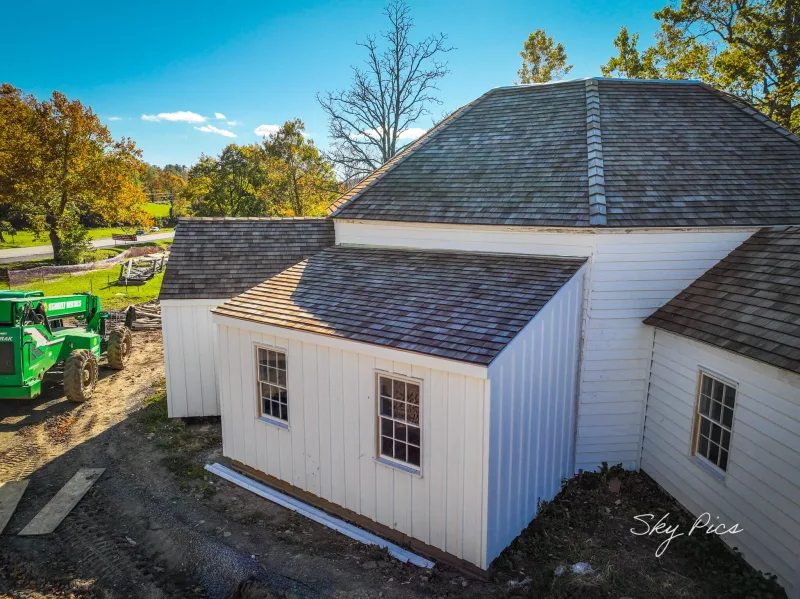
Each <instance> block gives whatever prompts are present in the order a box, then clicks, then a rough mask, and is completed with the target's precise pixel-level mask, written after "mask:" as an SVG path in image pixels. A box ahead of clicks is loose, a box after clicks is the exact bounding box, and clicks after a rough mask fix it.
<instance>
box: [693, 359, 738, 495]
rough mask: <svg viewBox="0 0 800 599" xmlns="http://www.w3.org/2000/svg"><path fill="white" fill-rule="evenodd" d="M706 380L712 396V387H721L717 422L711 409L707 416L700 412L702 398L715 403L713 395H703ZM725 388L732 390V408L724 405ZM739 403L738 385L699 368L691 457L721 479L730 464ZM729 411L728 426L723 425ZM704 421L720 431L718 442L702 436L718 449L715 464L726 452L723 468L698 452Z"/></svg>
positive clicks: (710, 403) (725, 474)
mask: <svg viewBox="0 0 800 599" xmlns="http://www.w3.org/2000/svg"><path fill="white" fill-rule="evenodd" d="M704 377H705V378H708V379H710V380H711V385H712V391H711V392H712V394H713V391H714V385H717V384H719V385H723V389H722V401H721V402H720V403H721V408H720V413H719V420H716V419H715V418H714V417H713V410H712V409H711V407H710V408H709V414H704V413H702V411H701V408H702V402H703V398H704V397H708V401H709V405H710V406H712V405H713V403H714V402H715V401H716V400H714V399H713V395H707V394H704V393H703V378H704ZM725 388H728V389H732V390H733V407H730V406H728V405H727V403H726V401H725V400H726V391H725ZM738 403H739V385H738V383H736V382H735V381H733V380H731V379H729V378H728V377H726V376H723V375H721V374H719V373H717V372H714V371H712V370H709V369H706V368H703V367H700V369H699V370H698V375H697V392H696V394H695V404H694V411H693V414H692V441H691V448H690V449H691V456H692V457H693V458H694V459H695V460H698V461H699V462H700V463H701V465H702V466H704V467H706V468H711V469H712V473H713V474H715V475H717V476H719V477H722V478H723V479H724V477H726V476H727V474H728V470H729V468H730V464H731V452H732V449H733V434H734V431H733V425H734V423H735V420H736V406H737V405H738ZM727 409H730V411H731V417H730V425H727V424H725V423H724V414H725V410H727ZM704 420H707V421H708V422H709V423H710V426H711V427H713V426H714V425H716V426H719V427H720V428H721V429H722V431H721V433H720V440H719V442H716V441H713V440H711V435H710V434H709V435H708V436H706V435H702V436H703V437H704V438H706V439H707V440H708V441H707V442H708V443H709V444H714V445H716V446H718V447H719V452H720V453H719V454H718V456H717V462H719V460H720V456H721V455H722V451H726V452H727V453H728V457H727V460H726V462H725V468H721V467H720V466H719V465H718V463H715V462H713V461H711V460H710V459H709V458H708V457H706V456H705V455H704V454H703V453H701V452H700V451H699V447H700V437H701V426H702V423H703V421H704ZM726 432H727V434H728V444H727V447H724V445H723V439H724V436H725V433H726Z"/></svg>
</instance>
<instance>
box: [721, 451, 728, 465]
mask: <svg viewBox="0 0 800 599" xmlns="http://www.w3.org/2000/svg"><path fill="white" fill-rule="evenodd" d="M719 467H720V468H722V469H723V470H727V469H728V452H727V451H725V450H724V449H723V450H722V451H720V452H719Z"/></svg>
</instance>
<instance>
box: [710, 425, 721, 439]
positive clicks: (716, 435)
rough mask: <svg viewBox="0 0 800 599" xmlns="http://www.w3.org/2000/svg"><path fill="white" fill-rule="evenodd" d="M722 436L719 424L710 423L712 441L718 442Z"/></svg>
mask: <svg viewBox="0 0 800 599" xmlns="http://www.w3.org/2000/svg"><path fill="white" fill-rule="evenodd" d="M721 438H722V427H720V425H719V424H712V425H711V440H712V441H713V442H714V443H719V442H720V439H721Z"/></svg>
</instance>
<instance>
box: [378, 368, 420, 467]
mask: <svg viewBox="0 0 800 599" xmlns="http://www.w3.org/2000/svg"><path fill="white" fill-rule="evenodd" d="M377 382H378V454H379V455H380V457H382V458H388V459H389V460H392V461H395V462H400V463H401V464H403V465H405V466H410V467H411V468H413V469H414V470H419V468H420V464H421V463H422V462H421V457H422V456H421V454H420V452H421V450H422V439H421V434H420V384H419V383H418V382H413V381H409V380H406V379H400V378H395V377H391V376H387V375H384V374H378V381H377Z"/></svg>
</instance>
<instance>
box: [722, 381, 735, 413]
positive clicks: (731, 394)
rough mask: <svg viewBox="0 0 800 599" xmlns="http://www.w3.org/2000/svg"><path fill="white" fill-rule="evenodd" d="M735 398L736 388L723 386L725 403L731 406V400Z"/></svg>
mask: <svg viewBox="0 0 800 599" xmlns="http://www.w3.org/2000/svg"><path fill="white" fill-rule="evenodd" d="M735 399H736V389H734V388H733V387H728V386H727V385H726V386H725V405H726V406H728V407H729V408H732V407H733V402H734V401H735Z"/></svg>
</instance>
